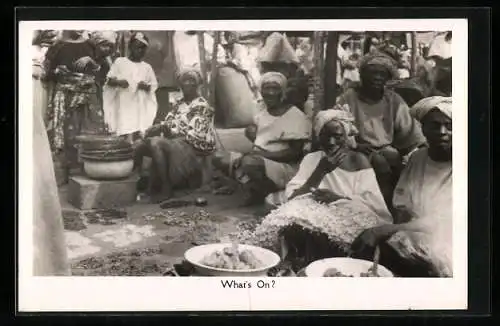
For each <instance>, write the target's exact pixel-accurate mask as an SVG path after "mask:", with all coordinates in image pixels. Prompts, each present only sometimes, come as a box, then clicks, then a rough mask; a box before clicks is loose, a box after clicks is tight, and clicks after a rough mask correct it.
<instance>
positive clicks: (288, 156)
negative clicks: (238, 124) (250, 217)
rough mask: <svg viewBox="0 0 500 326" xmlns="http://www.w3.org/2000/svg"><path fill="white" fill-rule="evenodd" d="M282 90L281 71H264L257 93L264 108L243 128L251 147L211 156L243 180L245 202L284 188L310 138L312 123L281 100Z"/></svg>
mask: <svg viewBox="0 0 500 326" xmlns="http://www.w3.org/2000/svg"><path fill="white" fill-rule="evenodd" d="M286 90H287V79H286V77H285V76H284V75H282V74H281V73H278V72H268V73H266V74H264V75H263V76H262V77H261V93H262V98H263V100H264V102H265V104H266V108H267V110H263V111H261V112H260V113H258V114H257V115H256V117H255V118H254V123H255V124H254V125H251V126H249V127H248V128H247V129H246V131H245V134H246V135H247V137H248V138H249V139H250V141H252V142H253V144H254V150H253V151H252V152H250V153H248V154H246V155H243V154H241V153H228V152H223V151H221V152H219V153H217V154H216V156H215V159H214V166H215V167H216V168H218V169H221V170H223V171H226V172H227V173H228V174H229V175H230V176H231V177H234V178H236V179H237V180H238V181H240V182H241V183H242V184H243V186H244V189H245V191H246V192H247V195H248V198H247V201H246V203H247V204H249V205H250V204H257V203H263V202H264V199H265V197H266V196H267V195H268V194H270V193H272V192H275V191H278V190H283V189H285V186H286V184H287V183H288V181H290V179H291V178H292V177H293V176H294V175H295V173H296V172H297V168H298V164H299V162H300V160H301V159H302V157H303V154H304V153H303V152H304V145H305V143H306V142H308V141H310V138H311V132H312V126H311V123H310V121H309V120H308V119H307V117H306V115H305V114H304V113H303V112H301V111H300V110H299V109H298V108H296V107H295V106H293V105H290V104H286V103H285V102H284V100H285V96H286Z"/></svg>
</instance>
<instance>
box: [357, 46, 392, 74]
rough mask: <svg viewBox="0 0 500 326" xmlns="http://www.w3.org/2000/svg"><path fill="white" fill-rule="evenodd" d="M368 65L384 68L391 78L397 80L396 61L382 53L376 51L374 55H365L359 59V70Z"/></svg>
mask: <svg viewBox="0 0 500 326" xmlns="http://www.w3.org/2000/svg"><path fill="white" fill-rule="evenodd" d="M369 65H378V66H381V67H384V68H385V69H387V71H388V72H389V74H390V76H391V78H397V76H398V68H397V67H398V63H397V61H396V60H395V59H393V58H391V57H390V56H389V55H387V54H385V53H383V52H380V51H377V52H375V53H368V54H366V55H365V56H364V57H363V58H362V59H361V62H360V70H363V68H365V67H367V66H369Z"/></svg>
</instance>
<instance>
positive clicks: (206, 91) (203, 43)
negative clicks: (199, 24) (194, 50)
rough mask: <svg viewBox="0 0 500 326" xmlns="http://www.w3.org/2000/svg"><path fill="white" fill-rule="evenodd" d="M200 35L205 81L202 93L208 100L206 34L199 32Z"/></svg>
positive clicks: (200, 51) (201, 63)
mask: <svg viewBox="0 0 500 326" xmlns="http://www.w3.org/2000/svg"><path fill="white" fill-rule="evenodd" d="M196 33H197V34H198V52H199V55H200V72H201V77H202V79H203V85H202V86H201V93H202V95H203V97H204V98H206V99H207V98H208V94H207V93H208V90H207V65H206V54H205V32H203V31H199V32H196Z"/></svg>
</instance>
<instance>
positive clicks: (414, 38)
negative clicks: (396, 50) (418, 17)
mask: <svg viewBox="0 0 500 326" xmlns="http://www.w3.org/2000/svg"><path fill="white" fill-rule="evenodd" d="M417 50H418V49H417V32H411V76H412V77H414V76H415V75H416V74H417Z"/></svg>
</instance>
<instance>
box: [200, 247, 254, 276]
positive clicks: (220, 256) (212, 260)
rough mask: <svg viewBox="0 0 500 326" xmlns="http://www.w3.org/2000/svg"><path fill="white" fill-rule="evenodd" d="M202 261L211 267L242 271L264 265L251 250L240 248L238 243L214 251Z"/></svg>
mask: <svg viewBox="0 0 500 326" xmlns="http://www.w3.org/2000/svg"><path fill="white" fill-rule="evenodd" d="M200 263H201V264H202V265H205V266H209V267H214V268H224V269H232V270H240V271H243V270H251V269H257V268H260V267H263V266H264V264H263V263H262V262H261V261H260V260H259V259H258V258H257V257H256V256H255V254H254V253H253V252H252V251H251V250H248V249H247V250H239V248H238V245H237V244H234V245H233V246H232V247H226V248H224V249H223V250H216V251H214V252H212V253H211V254H209V255H207V256H206V257H205V258H203V260H202V261H201V262H200Z"/></svg>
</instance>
